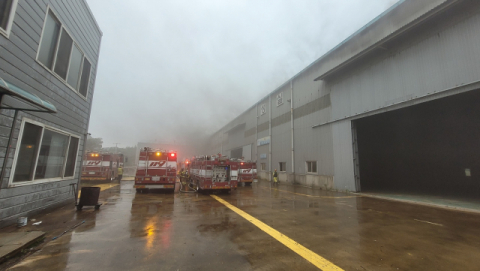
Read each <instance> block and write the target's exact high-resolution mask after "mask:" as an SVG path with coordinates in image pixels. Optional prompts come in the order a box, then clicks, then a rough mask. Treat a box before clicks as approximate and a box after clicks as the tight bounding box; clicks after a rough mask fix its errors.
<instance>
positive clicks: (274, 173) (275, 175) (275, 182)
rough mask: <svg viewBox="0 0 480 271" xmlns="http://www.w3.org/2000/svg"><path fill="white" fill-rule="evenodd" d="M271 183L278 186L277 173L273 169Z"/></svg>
mask: <svg viewBox="0 0 480 271" xmlns="http://www.w3.org/2000/svg"><path fill="white" fill-rule="evenodd" d="M273 183H274V184H278V173H277V169H275V171H274V172H273Z"/></svg>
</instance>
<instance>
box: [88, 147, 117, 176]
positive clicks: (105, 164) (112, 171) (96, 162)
mask: <svg viewBox="0 0 480 271" xmlns="http://www.w3.org/2000/svg"><path fill="white" fill-rule="evenodd" d="M122 166H123V154H114V153H98V152H87V153H86V154H85V157H84V158H83V167H82V177H81V180H82V181H113V180H114V179H115V178H117V175H118V167H122Z"/></svg>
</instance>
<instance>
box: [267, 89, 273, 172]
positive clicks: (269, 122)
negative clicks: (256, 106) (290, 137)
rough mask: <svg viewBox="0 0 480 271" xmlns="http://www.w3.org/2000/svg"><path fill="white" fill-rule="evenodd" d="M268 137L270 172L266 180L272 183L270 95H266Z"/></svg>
mask: <svg viewBox="0 0 480 271" xmlns="http://www.w3.org/2000/svg"><path fill="white" fill-rule="evenodd" d="M268 118H269V120H268V136H269V137H270V143H269V144H268V164H269V166H268V169H269V170H270V171H269V172H270V173H269V177H268V180H269V181H272V174H273V169H272V142H273V140H272V95H268Z"/></svg>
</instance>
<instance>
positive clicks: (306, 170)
mask: <svg viewBox="0 0 480 271" xmlns="http://www.w3.org/2000/svg"><path fill="white" fill-rule="evenodd" d="M308 163H315V169H316V171H308ZM305 172H306V173H307V174H317V173H318V163H317V161H305Z"/></svg>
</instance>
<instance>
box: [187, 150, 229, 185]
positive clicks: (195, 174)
mask: <svg viewBox="0 0 480 271" xmlns="http://www.w3.org/2000/svg"><path fill="white" fill-rule="evenodd" d="M188 171H189V176H190V182H191V183H192V184H194V185H196V186H197V187H198V190H210V189H212V190H224V191H230V190H233V189H235V188H237V185H238V163H237V162H235V161H230V159H228V157H226V156H221V155H220V154H219V155H213V156H197V157H194V158H193V159H191V161H190V163H189V166H188Z"/></svg>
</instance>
